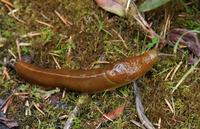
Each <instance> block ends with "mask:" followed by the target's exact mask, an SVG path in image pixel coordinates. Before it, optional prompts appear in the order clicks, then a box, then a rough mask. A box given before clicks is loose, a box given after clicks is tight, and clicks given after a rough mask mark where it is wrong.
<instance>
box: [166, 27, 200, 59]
mask: <svg viewBox="0 0 200 129" xmlns="http://www.w3.org/2000/svg"><path fill="white" fill-rule="evenodd" d="M167 38H168V41H170V42H171V43H176V42H177V41H179V42H180V43H181V44H182V45H185V46H187V47H188V48H189V49H190V50H191V51H192V53H193V54H194V55H195V56H196V57H200V41H199V38H198V35H197V33H196V32H194V31H192V30H187V29H182V28H176V29H173V30H172V31H170V33H169V34H168V37H167Z"/></svg>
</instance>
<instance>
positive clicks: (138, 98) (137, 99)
mask: <svg viewBox="0 0 200 129" xmlns="http://www.w3.org/2000/svg"><path fill="white" fill-rule="evenodd" d="M133 88H134V95H135V104H136V110H137V113H138V117H139V119H140V121H141V123H142V124H143V125H144V126H145V127H146V128H147V129H155V127H154V126H153V124H152V123H151V122H150V121H149V119H148V118H147V117H146V115H145V113H144V107H143V105H142V100H141V96H140V91H139V88H138V87H137V84H136V82H133Z"/></svg>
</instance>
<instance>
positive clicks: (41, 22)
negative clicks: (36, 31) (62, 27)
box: [35, 19, 53, 28]
mask: <svg viewBox="0 0 200 129" xmlns="http://www.w3.org/2000/svg"><path fill="white" fill-rule="evenodd" d="M35 21H36V22H37V23H39V24H42V25H45V26H48V27H50V28H53V25H51V24H49V23H46V22H43V21H40V20H37V19H36V20H35Z"/></svg>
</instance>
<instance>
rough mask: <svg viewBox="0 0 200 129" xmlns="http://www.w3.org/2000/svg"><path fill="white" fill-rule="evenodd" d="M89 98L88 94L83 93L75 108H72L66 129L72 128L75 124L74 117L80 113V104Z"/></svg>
mask: <svg viewBox="0 0 200 129" xmlns="http://www.w3.org/2000/svg"><path fill="white" fill-rule="evenodd" d="M87 99H88V95H87V94H85V95H82V96H80V97H79V100H78V102H77V104H76V106H75V108H74V109H73V110H72V112H71V113H70V115H69V117H68V119H67V121H66V122H65V127H64V129H71V128H72V125H73V120H74V118H75V117H76V116H77V114H78V113H79V110H80V108H79V107H80V106H81V105H82V104H83V103H85V102H86V100H87Z"/></svg>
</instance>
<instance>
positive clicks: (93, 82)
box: [15, 49, 159, 93]
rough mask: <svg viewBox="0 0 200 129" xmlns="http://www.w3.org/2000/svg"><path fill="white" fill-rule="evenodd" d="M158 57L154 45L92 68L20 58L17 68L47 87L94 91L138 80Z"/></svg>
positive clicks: (113, 87)
mask: <svg viewBox="0 0 200 129" xmlns="http://www.w3.org/2000/svg"><path fill="white" fill-rule="evenodd" d="M158 60H159V51H158V50H156V49H153V50H150V51H148V52H145V53H143V54H141V55H138V56H131V57H128V58H125V59H123V60H119V61H116V62H113V63H111V64H108V65H106V66H105V67H103V68H97V69H91V70H72V69H46V68H41V67H38V66H35V65H33V64H28V63H25V62H23V61H17V62H16V63H15V69H16V72H17V73H18V74H19V76H21V77H22V78H23V79H25V80H26V81H28V82H30V83H34V84H37V85H40V86H43V87H46V88H53V87H60V88H66V89H68V90H71V91H78V92H88V93H93V92H99V91H105V90H111V89H115V88H118V87H121V86H123V85H126V84H128V83H130V82H131V81H133V80H136V79H137V78H139V77H141V76H142V75H144V74H145V73H146V72H147V71H149V70H150V69H151V68H152V66H153V65H154V64H155V63H156V62H158Z"/></svg>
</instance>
